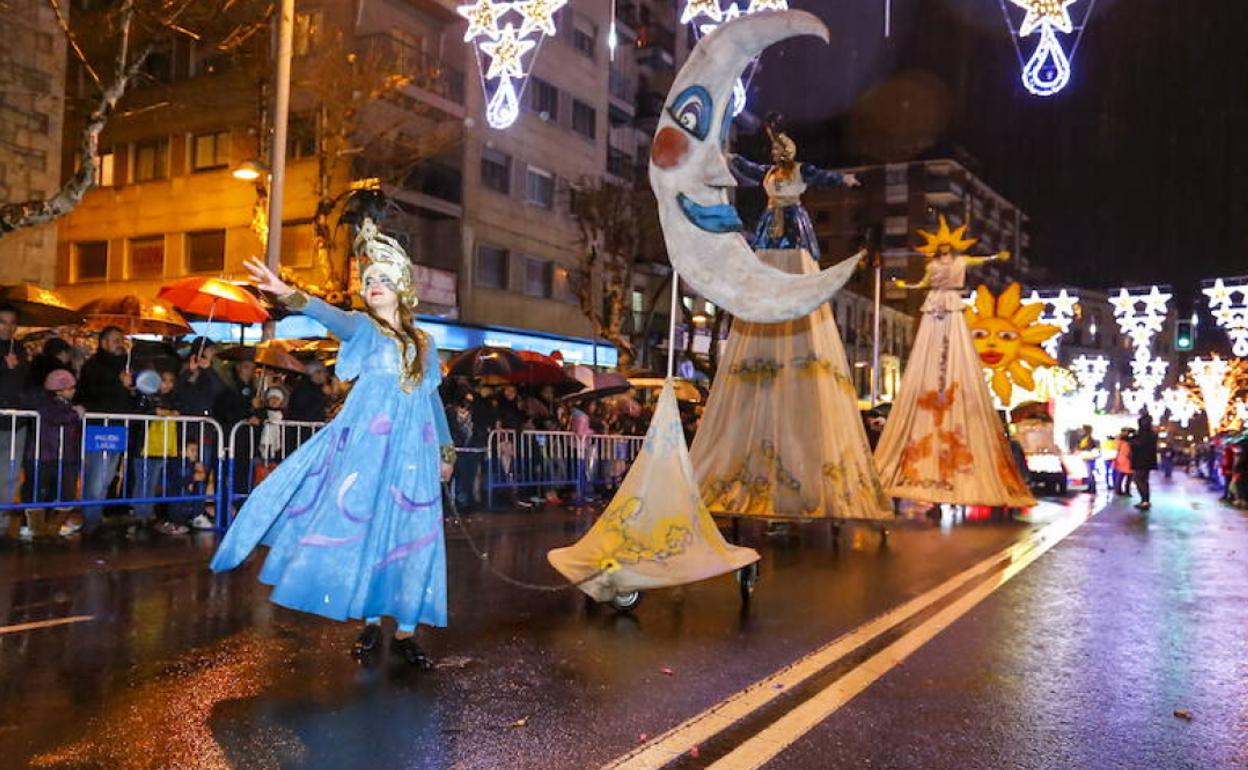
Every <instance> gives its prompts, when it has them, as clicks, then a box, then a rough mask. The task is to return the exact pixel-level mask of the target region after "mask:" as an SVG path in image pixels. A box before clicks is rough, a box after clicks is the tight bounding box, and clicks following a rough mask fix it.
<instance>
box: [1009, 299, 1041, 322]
mask: <svg viewBox="0 0 1248 770" xmlns="http://www.w3.org/2000/svg"><path fill="white" fill-rule="evenodd" d="M1043 313H1044V304H1043V303H1040V302H1037V303H1035V304H1034V305H1023V306H1022V307H1020V308H1019V309H1018V312H1016V313H1015V314H1014V315H1012V316H1010V320H1011V321H1013V322H1014V325H1015V326H1017V327H1018V328H1020V329H1023V328H1025V327H1028V326H1031V325H1032V324H1034V323H1035V322H1036V321H1037V320H1038V319H1039V318H1040V316H1041V315H1042V314H1043Z"/></svg>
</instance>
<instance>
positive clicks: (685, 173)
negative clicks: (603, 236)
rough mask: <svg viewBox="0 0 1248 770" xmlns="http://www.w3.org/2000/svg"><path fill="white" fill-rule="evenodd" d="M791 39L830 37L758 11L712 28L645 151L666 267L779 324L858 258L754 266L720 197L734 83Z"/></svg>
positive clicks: (787, 15)
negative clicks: (787, 268)
mask: <svg viewBox="0 0 1248 770" xmlns="http://www.w3.org/2000/svg"><path fill="white" fill-rule="evenodd" d="M797 35H813V36H815V37H818V38H822V39H823V40H824V41H825V42H826V41H827V39H828V30H827V28H826V27H824V25H823V22H821V21H819V19H818V18H816V17H815V16H813V15H811V14H809V13H806V12H804V11H775V12H771V11H763V12H760V13H755V14H750V15H749V16H742V17H740V18H738V19H734V20H732V21H730V22H727V23H725V24H722V25H720V26H719V27H718V28H717V29H716V30H715V31H713V32H711V34H709V35H707V36H706V37H704V38H702V40H701V41H699V42H698V44H697V46H696V47H695V48H694V49H693V52H692V53H691V54H690V55H689V59H688V61H686V62H685V66H684V67H683V68H681V71H680V73H679V74H678V75H677V76H676V80H675V82H674V83H673V84H672V89H671V91H670V93H669V94H668V99H667V103H666V105H665V107H664V111H663V114H662V116H661V117H660V118H659V125H658V129H657V130H656V131H655V135H654V142H653V144H652V145H651V150H650V186H651V187H652V188H653V189H654V194H655V197H656V198H658V205H659V219H660V221H661V222H662V224H663V237H664V240H665V241H666V243H667V251H668V255H669V257H670V258H671V260H672V267H673V268H674V269H675V270H676V272H677V273H679V274H680V276H681V277H682V278H684V279H685V280H686V281H687V282H688V283H689V285H690V286H692V287H693V288H694V289H695V290H696V291H697V292H698V293H699V294H702V295H703V296H704V297H706V298H707V299H709V300H711V301H712V302H714V303H715V304H716V305H718V306H720V307H722V308H724V309H725V310H727V311H728V312H730V313H732V314H733V315H734V316H736V317H738V318H740V319H742V320H745V321H754V322H758V323H779V322H781V321H791V320H794V319H797V318H802V317H804V316H806V315H809V314H810V313H811V312H813V311H814V309H815V308H817V307H819V306H820V305H822V304H823V303H824V302H827V301H828V299H830V298H831V297H832V295H833V294H835V293H836V292H837V291H838V290H839V289H840V288H841V287H842V286H843V285H844V284H845V282H846V281H848V280H849V277H850V275H851V274H852V273H853V271H854V268H855V267H856V266H857V261H858V257H857V255H855V256H853V257H850V258H849V259H847V260H845V261H843V262H841V263H840V264H837V265H834V266H832V267H830V268H828V269H827V270H824V271H822V272H819V273H814V274H811V275H796V274H793V273H786V272H784V271H782V270H778V269H776V268H774V267H772V266H770V265H767V264H765V263H763V262H761V261H760V260H759V259H758V256H757V255H756V254H755V253H754V251H753V250H752V249H751V248H750V245H749V243H748V242H746V240H745V238H744V237H743V236H742V234H741V230H742V224H741V218H740V216H739V215H738V214H737V210H736V208H735V207H733V206H732V204H730V203H729V202H728V188H730V187H735V186H736V180H735V179H733V176H732V173H731V172H730V171H729V170H728V163H727V161H726V160H725V159H724V143H725V141H726V140H727V137H728V130H729V128H730V127H731V125H732V88H733V84H734V83H736V80H737V76H738V75H740V74H741V72H743V71H744V70H745V67H746V65H747V64H748V63H749V61H750V60H751V59H752V58H754V57H755V56H757V55H758V54H759V53H761V52H762V50H763V49H764V48H766V47H767V46H769V45H771V44H772V43H776V42H778V41H780V40H784V39H786V38H790V37H795V36H797Z"/></svg>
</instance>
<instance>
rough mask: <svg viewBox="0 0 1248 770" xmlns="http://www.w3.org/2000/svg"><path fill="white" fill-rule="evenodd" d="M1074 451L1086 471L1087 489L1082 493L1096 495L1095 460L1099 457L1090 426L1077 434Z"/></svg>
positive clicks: (1084, 427) (1086, 426)
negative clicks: (1077, 438)
mask: <svg viewBox="0 0 1248 770" xmlns="http://www.w3.org/2000/svg"><path fill="white" fill-rule="evenodd" d="M1075 451H1076V452H1078V453H1079V459H1081V460H1083V464H1084V465H1085V466H1087V469H1088V487H1087V489H1085V490H1084V491H1085V492H1087V493H1088V494H1090V495H1095V494H1096V458H1097V456H1098V455H1099V452H1098V451H1097V446H1096V439H1095V438H1094V437H1093V436H1092V426H1091V425H1084V426H1083V428H1082V431H1081V432H1080V434H1079V441H1077V442H1076V443H1075Z"/></svg>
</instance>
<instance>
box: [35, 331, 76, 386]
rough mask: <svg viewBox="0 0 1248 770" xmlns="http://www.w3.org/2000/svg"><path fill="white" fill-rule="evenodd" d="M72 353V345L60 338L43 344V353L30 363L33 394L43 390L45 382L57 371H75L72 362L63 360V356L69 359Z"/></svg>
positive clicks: (54, 338)
mask: <svg viewBox="0 0 1248 770" xmlns="http://www.w3.org/2000/svg"><path fill="white" fill-rule="evenodd" d="M72 351H73V348H72V347H70V344H69V343H68V342H66V341H65V340H63V339H61V338H60V337H53V338H51V339H50V340H48V341H47V342H45V343H43V351H42V352H41V353H40V354H39V355H37V356H35V360H33V361H31V362H30V384H29V388H30V390H31V392H32V393H37V392H38V391H41V390H43V382H44V380H46V379H47V378H48V375H49V374H51V373H52V372H54V371H56V370H57V369H67V370H70V371H73V364H72V362H66V361H64V360H62V358H61V356H62V355H65V356H67V357H68V356H69V354H70V353H72Z"/></svg>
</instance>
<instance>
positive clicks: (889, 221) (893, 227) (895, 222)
mask: <svg viewBox="0 0 1248 770" xmlns="http://www.w3.org/2000/svg"><path fill="white" fill-rule="evenodd" d="M884 233H885V234H886V235H908V234H909V233H910V217H908V216H905V215H904V214H903V215H902V216H892V217H884Z"/></svg>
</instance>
